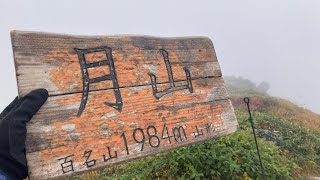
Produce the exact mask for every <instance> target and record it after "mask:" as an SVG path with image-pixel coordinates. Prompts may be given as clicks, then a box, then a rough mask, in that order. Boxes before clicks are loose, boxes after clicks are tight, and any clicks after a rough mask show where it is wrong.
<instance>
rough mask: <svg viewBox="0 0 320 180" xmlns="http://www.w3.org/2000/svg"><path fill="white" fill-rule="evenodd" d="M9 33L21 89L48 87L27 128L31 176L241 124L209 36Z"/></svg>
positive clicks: (61, 173)
mask: <svg viewBox="0 0 320 180" xmlns="http://www.w3.org/2000/svg"><path fill="white" fill-rule="evenodd" d="M11 36H12V45H13V51H14V60H15V65H16V74H17V82H18V89H19V95H20V96H23V95H25V94H27V93H28V92H30V91H31V90H33V89H36V88H46V89H47V90H48V91H49V96H50V97H49V99H48V100H47V102H46V103H45V104H44V106H43V107H42V108H41V109H40V111H39V112H38V113H37V114H36V115H35V116H34V117H33V119H32V121H30V123H28V125H27V129H28V134H27V143H26V151H27V160H28V167H29V177H30V179H48V178H52V179H55V178H65V177H67V176H72V175H76V174H80V173H83V172H87V171H91V170H96V169H99V168H103V167H106V166H110V165H113V164H118V163H121V162H125V161H128V160H132V159H136V158H139V157H144V156H147V155H153V154H156V153H159V152H163V151H166V150H169V149H173V148H178V147H181V146H185V145H188V144H192V143H195V142H199V141H204V140H208V139H211V138H215V137H219V136H224V135H227V134H230V133H232V132H234V131H235V130H236V128H237V125H238V124H237V120H236V117H235V114H234V111H233V107H232V105H231V102H230V100H229V97H228V95H227V92H226V89H225V86H224V82H223V78H222V74H221V70H220V66H219V63H218V61H217V57H216V54H215V50H214V47H213V44H212V42H211V40H210V39H208V38H206V37H182V38H158V37H150V36H75V35H64V34H53V33H39V32H21V31H13V32H12V33H11ZM77 49H80V50H81V52H83V51H85V52H87V51H90V53H87V54H79V50H78V51H77ZM101 49H103V50H105V51H101ZM92 51H95V52H92ZM109 52H110V54H109ZM164 52H166V53H167V57H166V54H165V53H164ZM81 57H82V58H83V59H85V61H84V62H83V60H81ZM166 58H167V61H166V60H165V59H166ZM111 62H112V64H113V66H114V67H113V68H112V66H111V65H110V63H111ZM81 63H82V64H81ZM84 66H86V67H87V68H83V67H84ZM188 72H189V73H190V76H188ZM86 73H87V75H86ZM110 74H111V75H110ZM151 74H153V75H154V76H155V77H156V84H153V81H152V80H151V77H152V76H151ZM170 74H171V75H172V76H171V79H170ZM86 78H87V79H86ZM188 79H189V80H188ZM86 80H87V82H88V83H85V82H86ZM189 82H190V83H189ZM188 83H189V84H188ZM87 86H88V88H87V89H86V87H87ZM155 87H156V89H157V92H161V91H162V95H163V96H162V97H160V98H159V97H158V98H156V95H155V94H156V91H155V90H154V88H155ZM86 90H87V91H88V93H87V94H86V93H85V92H86ZM116 97H117V98H116ZM84 101H85V102H86V103H84V106H83V102H84ZM110 103H111V104H110ZM81 106H83V111H80V109H81V108H80V107H81ZM120 106H121V108H119V107H120ZM79 112H80V113H79Z"/></svg>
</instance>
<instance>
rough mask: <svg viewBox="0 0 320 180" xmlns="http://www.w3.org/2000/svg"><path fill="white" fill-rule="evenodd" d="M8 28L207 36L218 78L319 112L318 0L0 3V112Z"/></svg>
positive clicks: (11, 84)
mask: <svg viewBox="0 0 320 180" xmlns="http://www.w3.org/2000/svg"><path fill="white" fill-rule="evenodd" d="M11 30H29V31H45V32H56V33H69V34H83V35H101V34H106V35H111V34H145V35H153V36H187V35H203V36H208V37H210V38H211V39H212V41H213V43H214V45H215V48H216V52H217V55H218V60H219V62H220V65H221V68H222V72H223V74H224V75H236V76H242V77H245V78H249V79H251V80H253V81H254V82H256V83H260V82H262V81H267V82H269V84H270V85H271V89H270V91H269V93H270V94H272V95H275V96H280V97H284V98H288V99H290V100H292V101H294V102H296V103H298V104H300V105H301V106H304V107H307V108H309V109H311V110H313V111H314V112H317V113H320V102H319V100H320V79H319V77H320V70H319V68H320V0H300V1H298V0H268V1H263V2H262V1H257V0H220V1H218V0H193V1H191V0H190V1H187V0H144V1H140V0H126V1H124V0H114V1H106V0H104V1H102V0H101V1H97V0H88V1H83V0H77V1H67V0H54V1H44V0H28V1H17V0H6V1H4V0H0V84H1V85H0V87H1V88H0V92H1V93H0V110H1V109H3V108H4V107H5V106H6V105H7V104H8V103H9V102H10V101H11V100H12V99H13V98H14V97H15V96H16V95H17V87H16V79H15V70H14V64H13V57H12V47H11V41H10V34H9V33H10V31H11Z"/></svg>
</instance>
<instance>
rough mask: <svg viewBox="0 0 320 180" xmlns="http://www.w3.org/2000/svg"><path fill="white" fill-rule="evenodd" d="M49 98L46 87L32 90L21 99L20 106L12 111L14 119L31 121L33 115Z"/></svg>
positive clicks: (24, 121)
mask: <svg viewBox="0 0 320 180" xmlns="http://www.w3.org/2000/svg"><path fill="white" fill-rule="evenodd" d="M47 99H48V91H47V90H46V89H36V90H33V91H31V92H30V93H29V94H27V95H26V96H24V97H23V98H22V99H21V100H20V102H19V104H18V107H16V108H15V110H14V112H12V119H14V120H15V121H19V122H23V123H26V122H29V121H30V119H31V118H32V116H33V115H34V114H36V113H37V112H38V111H39V109H40V108H41V106H42V105H43V104H44V103H45V102H46V100H47ZM10 114H11V113H10Z"/></svg>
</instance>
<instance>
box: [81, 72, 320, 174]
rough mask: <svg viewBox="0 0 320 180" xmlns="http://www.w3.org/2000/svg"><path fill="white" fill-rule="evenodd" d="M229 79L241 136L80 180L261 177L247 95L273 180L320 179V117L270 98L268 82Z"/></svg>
mask: <svg viewBox="0 0 320 180" xmlns="http://www.w3.org/2000/svg"><path fill="white" fill-rule="evenodd" d="M225 80H226V85H227V88H228V89H229V92H230V96H231V99H232V102H233V105H234V108H235V110H236V114H237V118H238V122H239V124H240V128H239V129H238V131H237V132H236V133H234V134H231V135H228V136H226V137H221V138H218V139H213V140H210V141H207V142H204V143H197V144H193V145H191V146H188V147H184V148H180V149H177V150H172V151H168V152H165V153H161V154H158V155H155V156H152V157H146V158H143V159H139V160H135V161H132V162H129V163H126V164H122V165H118V166H114V167H111V168H106V169H104V170H103V171H99V172H93V173H89V174H86V175H82V176H80V177H76V178H75V179H261V174H260V166H259V161H258V157H257V154H256V148H255V143H254V139H253V135H252V132H251V128H250V125H249V123H248V121H247V118H248V115H247V111H246V107H245V104H244V103H243V98H244V97H245V96H250V99H251V103H250V105H251V108H252V110H253V119H254V123H255V126H256V128H257V133H258V136H259V138H258V143H259V146H260V150H261V157H262V161H263V164H264V167H265V174H266V177H267V179H303V178H304V177H308V176H320V116H319V115H317V114H315V113H312V112H311V111H309V110H306V109H304V108H301V107H299V106H297V105H295V104H293V103H291V102H289V101H286V100H283V99H280V98H274V97H271V96H269V95H268V94H267V90H268V88H269V86H268V84H267V83H265V82H264V83H261V84H260V85H258V86H256V85H255V84H254V83H252V82H251V81H249V80H246V79H243V78H235V77H226V78H225Z"/></svg>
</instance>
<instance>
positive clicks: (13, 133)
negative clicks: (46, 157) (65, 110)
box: [0, 89, 48, 180]
mask: <svg viewBox="0 0 320 180" xmlns="http://www.w3.org/2000/svg"><path fill="white" fill-rule="evenodd" d="M47 98H48V91H47V90H45V89H37V90H34V91H31V92H30V93H29V94H27V95H26V96H24V97H23V98H21V99H18V97H16V98H15V99H14V100H13V102H12V103H11V104H10V105H9V106H8V107H6V108H5V109H4V110H3V112H2V113H1V114H0V170H2V171H3V172H4V173H6V175H7V176H9V178H10V179H14V180H15V179H18V180H20V179H23V178H26V177H27V176H28V167H27V161H26V155H25V141H26V132H27V129H26V123H27V122H29V121H30V119H31V118H32V116H33V115H34V114H35V113H36V112H38V110H39V109H40V107H41V106H42V105H43V103H44V102H45V101H46V100H47Z"/></svg>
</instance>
